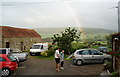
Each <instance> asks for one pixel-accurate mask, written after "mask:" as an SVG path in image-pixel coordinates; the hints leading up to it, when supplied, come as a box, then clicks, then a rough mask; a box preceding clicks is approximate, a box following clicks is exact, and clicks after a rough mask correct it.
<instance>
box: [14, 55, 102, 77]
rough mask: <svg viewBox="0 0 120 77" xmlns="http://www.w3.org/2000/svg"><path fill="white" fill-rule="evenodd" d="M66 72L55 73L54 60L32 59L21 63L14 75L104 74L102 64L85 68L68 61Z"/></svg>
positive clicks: (89, 65)
mask: <svg viewBox="0 0 120 77" xmlns="http://www.w3.org/2000/svg"><path fill="white" fill-rule="evenodd" d="M64 68H65V69H64V70H61V71H60V72H56V71H55V63H54V60H43V59H38V58H33V57H30V58H29V59H28V60H27V61H26V62H24V63H21V64H20V66H19V68H18V69H17V70H16V71H15V72H14V73H13V75H12V76H13V77H15V76H16V75H99V74H100V73H101V72H102V69H103V65H102V64H86V65H83V66H76V65H72V64H71V61H68V60H66V61H65V65H64Z"/></svg>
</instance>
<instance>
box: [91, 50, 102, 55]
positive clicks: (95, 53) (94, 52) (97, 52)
mask: <svg viewBox="0 0 120 77" xmlns="http://www.w3.org/2000/svg"><path fill="white" fill-rule="evenodd" d="M91 53H92V55H102V53H100V52H99V51H97V50H91Z"/></svg>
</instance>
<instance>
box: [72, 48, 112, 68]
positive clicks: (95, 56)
mask: <svg viewBox="0 0 120 77" xmlns="http://www.w3.org/2000/svg"><path fill="white" fill-rule="evenodd" d="M111 60H112V56H110V55H107V54H105V53H102V52H100V51H98V50H96V49H80V50H76V51H75V52H74V54H73V63H75V64H77V65H79V66H80V65H82V64H83V63H105V62H108V61H111Z"/></svg>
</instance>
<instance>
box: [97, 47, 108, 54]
mask: <svg viewBox="0 0 120 77" xmlns="http://www.w3.org/2000/svg"><path fill="white" fill-rule="evenodd" d="M97 50H98V51H100V52H103V53H108V52H109V51H108V48H107V47H98V49H97Z"/></svg>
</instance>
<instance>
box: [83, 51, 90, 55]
mask: <svg viewBox="0 0 120 77" xmlns="http://www.w3.org/2000/svg"><path fill="white" fill-rule="evenodd" d="M82 55H90V52H89V50H84V51H83V52H82Z"/></svg>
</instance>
